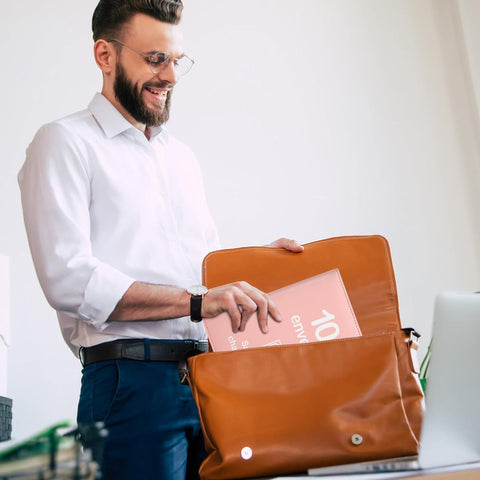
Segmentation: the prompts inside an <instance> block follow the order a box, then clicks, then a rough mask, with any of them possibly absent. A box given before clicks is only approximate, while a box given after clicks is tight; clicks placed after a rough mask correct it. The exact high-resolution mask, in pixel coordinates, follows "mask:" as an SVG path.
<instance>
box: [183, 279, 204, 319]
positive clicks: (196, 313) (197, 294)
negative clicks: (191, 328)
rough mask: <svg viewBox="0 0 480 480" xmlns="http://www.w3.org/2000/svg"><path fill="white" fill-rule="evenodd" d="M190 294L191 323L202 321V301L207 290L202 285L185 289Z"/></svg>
mask: <svg viewBox="0 0 480 480" xmlns="http://www.w3.org/2000/svg"><path fill="white" fill-rule="evenodd" d="M187 292H188V293H189V294H190V320H191V321H192V322H201V321H202V300H203V297H204V296H205V295H206V294H207V292H208V288H207V287H205V286H204V285H192V286H191V287H188V288H187Z"/></svg>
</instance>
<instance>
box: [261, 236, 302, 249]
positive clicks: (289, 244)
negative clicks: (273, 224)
mask: <svg viewBox="0 0 480 480" xmlns="http://www.w3.org/2000/svg"><path fill="white" fill-rule="evenodd" d="M267 247H271V248H284V249H285V250H288V251H289V252H294V253H300V252H303V245H300V244H299V243H298V242H297V241H296V240H292V239H291V238H279V239H278V240H275V241H274V242H272V243H270V244H269V245H267Z"/></svg>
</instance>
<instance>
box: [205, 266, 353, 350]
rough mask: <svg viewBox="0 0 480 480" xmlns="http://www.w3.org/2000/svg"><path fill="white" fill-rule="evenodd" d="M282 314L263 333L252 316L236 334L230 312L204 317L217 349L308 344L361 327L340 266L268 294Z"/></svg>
mask: <svg viewBox="0 0 480 480" xmlns="http://www.w3.org/2000/svg"><path fill="white" fill-rule="evenodd" d="M269 296H270V297H271V299H272V300H273V301H274V302H275V305H276V306H277V307H278V309H279V311H280V314H281V316H282V322H280V323H278V322H276V321H274V320H273V319H272V318H269V320H268V328H269V331H268V333H266V334H265V333H262V332H261V331H260V328H259V326H258V322H257V317H256V315H253V316H252V317H251V318H250V320H249V321H248V323H247V326H246V328H245V331H244V332H238V333H233V332H232V326H231V321H230V316H229V315H228V313H222V314H220V315H218V316H217V317H214V318H208V319H205V320H204V324H205V328H206V330H207V333H208V337H209V340H210V344H211V346H212V349H213V350H214V351H229V350H240V349H242V348H252V347H268V346H272V345H285V344H295V343H309V342H317V341H325V340H333V339H337V338H347V337H358V336H360V335H361V331H360V328H359V326H358V323H357V319H356V318H355V314H354V312H353V309H352V305H351V304H350V300H349V298H348V295H347V292H346V290H345V286H344V284H343V281H342V278H341V276H340V272H339V271H338V269H334V270H330V271H328V272H325V273H322V274H320V275H315V276H314V277H311V278H307V279H306V280H302V281H300V282H297V283H293V284H291V285H288V286H286V287H283V288H280V289H279V290H274V291H273V292H271V293H269Z"/></svg>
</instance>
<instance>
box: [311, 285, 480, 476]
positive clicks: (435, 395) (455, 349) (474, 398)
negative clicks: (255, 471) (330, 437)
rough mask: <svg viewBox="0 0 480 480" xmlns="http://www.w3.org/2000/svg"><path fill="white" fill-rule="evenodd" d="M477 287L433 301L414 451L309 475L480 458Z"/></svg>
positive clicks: (387, 469)
mask: <svg viewBox="0 0 480 480" xmlns="http://www.w3.org/2000/svg"><path fill="white" fill-rule="evenodd" d="M479 370H480V293H471V292H442V293H440V294H439V295H438V296H437V298H436V301H435V309H434V318H433V334H432V347H431V357H430V366H429V370H428V378H427V389H426V394H425V406H426V408H425V413H424V417H423V423H422V432H421V436H420V449H419V454H418V456H415V457H403V458H393V459H387V460H378V461H373V462H372V461H369V462H362V463H353V464H347V465H337V466H332V467H320V468H312V469H310V470H309V471H308V474H309V475H312V476H321V475H335V474H347V473H348V474H354V473H373V472H401V471H421V470H423V469H432V468H439V467H447V466H453V465H461V464H465V463H473V462H480V434H479V432H480V401H479V399H480V374H479Z"/></svg>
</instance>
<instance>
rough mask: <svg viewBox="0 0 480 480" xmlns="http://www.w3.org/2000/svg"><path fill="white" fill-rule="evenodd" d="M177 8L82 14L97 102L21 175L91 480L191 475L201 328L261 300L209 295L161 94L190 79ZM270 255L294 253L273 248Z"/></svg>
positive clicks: (196, 203) (195, 196)
mask: <svg viewBox="0 0 480 480" xmlns="http://www.w3.org/2000/svg"><path fill="white" fill-rule="evenodd" d="M182 8H183V7H182V3H181V0H101V1H100V2H99V4H98V5H97V7H96V9H95V12H94V14H93V21H92V27H93V38H94V42H95V43H94V56H95V61H96V63H97V65H98V67H99V69H100V70H101V72H102V78H103V84H102V90H101V93H97V94H96V95H95V96H94V98H93V100H92V102H91V103H90V104H89V106H88V108H87V109H86V110H83V111H81V112H78V113H74V114H72V115H70V116H68V117H66V118H63V119H61V120H57V121H54V122H52V123H49V124H47V125H45V126H43V127H42V128H40V130H39V131H38V132H37V134H36V136H35V138H34V139H33V141H32V143H31V144H30V146H29V147H28V149H27V155H26V161H25V164H24V165H23V167H22V169H21V171H20V173H19V177H18V179H19V184H20V189H21V193H22V205H23V211H24V220H25V225H26V230H27V236H28V240H29V245H30V249H31V253H32V257H33V260H34V264H35V268H36V272H37V275H38V278H39V281H40V284H41V286H42V289H43V291H44V293H45V296H46V298H47V300H48V302H49V303H50V305H52V307H53V308H54V309H55V310H56V311H57V315H58V319H59V324H60V327H61V331H62V334H63V337H64V339H65V342H66V343H67V345H68V346H69V347H70V349H71V350H72V352H73V353H74V354H75V355H76V356H78V357H79V358H80V360H81V361H82V365H83V370H82V387H81V393H80V400H79V405H78V423H79V424H91V423H94V422H98V421H101V422H104V424H105V426H106V428H107V430H108V433H109V434H108V437H107V439H106V442H105V448H104V459H103V478H104V479H106V480H133V479H141V480H150V479H151V480H153V479H168V480H180V479H181V480H183V479H185V478H188V479H193V478H198V468H199V465H200V462H201V461H202V460H203V458H204V457H205V450H204V445H203V438H202V435H201V429H200V423H199V419H198V413H197V410H196V406H195V403H194V401H193V399H192V395H191V392H190V389H189V387H188V385H184V384H182V383H181V382H180V380H179V375H178V365H179V362H183V361H184V360H185V358H186V355H190V354H192V352H193V353H199V352H204V351H206V350H207V337H206V333H205V329H204V327H203V322H202V320H203V319H206V320H205V321H208V319H209V318H211V317H214V316H216V315H218V314H220V313H221V312H224V311H226V312H228V313H229V315H230V318H231V323H232V330H233V331H234V332H235V331H238V330H243V329H244V328H245V324H246V322H247V320H248V319H249V317H250V316H251V315H252V314H253V313H255V312H256V313H257V317H258V323H259V328H261V329H262V331H266V330H267V329H268V326H267V319H268V317H271V318H273V319H274V320H276V321H279V320H280V316H279V313H278V311H277V309H276V307H275V305H274V304H273V302H271V300H270V299H269V297H268V295H266V294H265V293H263V292H261V291H259V290H257V289H256V288H254V287H253V286H251V285H249V284H247V283H244V282H239V283H235V284H230V285H224V286H220V287H218V288H213V289H211V290H209V291H208V293H207V290H206V288H205V287H203V286H201V285H199V284H200V283H201V263H202V259H203V258H204V256H205V255H206V254H207V253H208V252H210V251H212V250H215V249H218V248H219V242H218V237H217V233H216V230H215V227H214V224H213V221H212V218H211V216H210V213H209V211H208V208H207V203H206V199H205V194H204V191H203V186H202V178H201V174H200V169H199V165H198V163H197V160H196V158H195V156H194V154H193V153H192V152H191V150H190V149H189V148H188V147H186V146H185V145H184V144H182V143H181V142H179V141H178V140H177V139H175V138H174V137H173V136H171V135H170V134H169V133H168V132H167V130H166V128H165V123H166V122H167V120H168V117H169V109H170V101H171V96H172V92H173V89H174V87H175V85H176V83H177V82H178V80H179V78H180V77H181V76H182V75H185V74H186V73H187V72H188V71H189V70H190V68H192V66H193V63H194V62H193V60H192V59H191V58H190V57H189V56H188V55H187V54H186V53H185V52H184V49H183V40H182V35H181V31H180V29H179V26H178V23H179V21H180V17H181V11H182ZM272 246H275V247H283V248H287V249H289V250H292V251H301V250H302V247H301V246H300V245H298V244H297V243H296V242H294V241H292V240H287V239H280V240H277V241H276V242H273V243H272Z"/></svg>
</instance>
